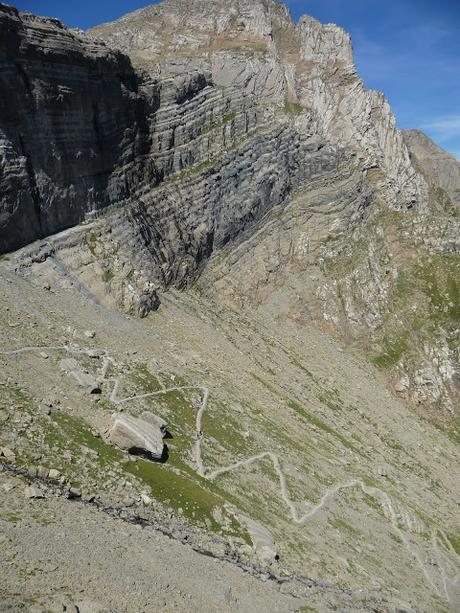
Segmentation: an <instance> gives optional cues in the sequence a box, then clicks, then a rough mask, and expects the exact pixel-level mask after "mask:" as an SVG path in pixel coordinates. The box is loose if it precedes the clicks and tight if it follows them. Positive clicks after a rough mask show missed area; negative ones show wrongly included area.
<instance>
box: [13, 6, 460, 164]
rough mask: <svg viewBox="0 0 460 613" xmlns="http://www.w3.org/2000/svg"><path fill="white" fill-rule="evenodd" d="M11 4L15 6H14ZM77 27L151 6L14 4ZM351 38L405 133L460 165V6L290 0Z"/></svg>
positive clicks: (368, 77)
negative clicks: (421, 135) (426, 140)
mask: <svg viewBox="0 0 460 613" xmlns="http://www.w3.org/2000/svg"><path fill="white" fill-rule="evenodd" d="M7 1H8V0H7ZM9 1H10V3H11V4H14V5H15V6H17V8H19V9H21V10H29V11H32V12H34V13H37V14H41V15H50V16H53V17H59V18H60V19H62V20H63V21H64V22H65V23H66V24H67V25H69V26H71V27H77V26H78V27H80V28H83V29H84V28H88V27H90V26H93V25H96V24H98V23H102V22H104V21H110V20H113V19H116V18H117V17H119V16H120V15H122V14H124V13H128V12H130V11H132V10H135V9H136V8H139V7H141V6H147V5H148V4H151V3H152V2H151V1H150V2H149V0H75V1H74V2H70V1H68V0H18V1H17V2H14V0H9ZM287 4H288V5H289V7H290V8H291V11H292V14H293V16H294V17H295V18H296V19H297V18H298V17H299V16H300V15H302V14H309V15H313V17H316V18H317V19H319V20H320V21H322V22H328V23H329V22H333V23H337V24H338V25H340V26H342V27H343V28H345V30H347V31H348V32H350V34H351V35H352V38H353V45H354V50H355V58H356V63H357V66H358V71H359V73H360V75H361V76H362V77H363V79H364V81H365V83H366V85H367V86H368V87H372V88H374V89H378V90H379V91H383V92H384V93H385V95H386V96H387V98H388V99H389V100H390V103H391V105H392V107H393V110H394V111H395V113H396V117H397V119H398V124H399V126H400V127H402V128H421V129H422V130H424V131H425V132H427V133H428V134H429V135H430V136H431V137H432V138H433V139H434V140H435V141H436V142H437V143H439V144H440V145H441V146H442V147H444V148H445V149H447V150H448V151H450V152H451V153H453V154H454V155H455V156H456V157H457V159H458V160H460V0H379V1H377V0H288V1H287Z"/></svg>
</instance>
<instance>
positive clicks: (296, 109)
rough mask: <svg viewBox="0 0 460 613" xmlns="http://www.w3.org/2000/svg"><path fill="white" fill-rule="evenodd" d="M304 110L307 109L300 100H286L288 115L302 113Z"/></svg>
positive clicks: (285, 109)
mask: <svg viewBox="0 0 460 613" xmlns="http://www.w3.org/2000/svg"><path fill="white" fill-rule="evenodd" d="M304 110H305V109H304V108H303V106H302V105H301V104H299V103H298V102H289V100H286V102H285V103H284V112H285V113H287V114H288V115H294V116H297V115H301V114H302V113H303V112H304Z"/></svg>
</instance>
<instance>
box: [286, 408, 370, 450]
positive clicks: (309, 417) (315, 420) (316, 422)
mask: <svg viewBox="0 0 460 613" xmlns="http://www.w3.org/2000/svg"><path fill="white" fill-rule="evenodd" d="M288 406H289V407H290V408H291V409H292V410H293V411H295V412H296V413H297V415H299V416H300V417H302V418H303V419H305V420H306V421H308V422H309V423H310V424H312V425H313V426H316V427H317V428H318V429H319V430H322V431H323V432H326V434H331V435H332V436H334V437H335V438H336V439H337V440H339V441H340V442H341V443H342V445H343V446H344V447H346V448H347V449H351V451H354V452H355V453H357V454H359V455H362V454H361V452H360V451H359V450H358V449H356V447H355V446H354V445H353V444H352V443H350V441H349V440H348V439H346V438H345V437H344V436H342V435H341V434H340V433H339V432H336V431H335V430H334V429H333V428H331V427H330V426H328V425H327V424H326V423H325V422H324V421H322V419H320V418H319V417H317V416H316V415H313V414H312V413H308V412H307V411H306V410H305V409H304V408H303V406H302V405H301V404H300V403H299V402H297V400H294V399H292V398H291V399H289V400H288Z"/></svg>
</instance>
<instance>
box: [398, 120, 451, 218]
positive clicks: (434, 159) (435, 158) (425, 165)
mask: <svg viewBox="0 0 460 613" xmlns="http://www.w3.org/2000/svg"><path fill="white" fill-rule="evenodd" d="M402 134H403V137H404V141H405V143H406V144H407V146H408V147H409V151H410V152H411V154H412V155H413V156H414V158H415V160H416V163H417V164H418V166H419V168H420V169H421V170H422V172H423V173H424V174H425V176H426V177H427V179H428V180H429V181H430V182H432V183H434V184H435V185H437V186H439V187H440V188H442V189H443V190H445V191H446V192H447V194H448V195H449V197H450V198H451V200H452V203H453V204H454V205H455V206H456V207H457V208H460V162H457V160H456V159H455V158H454V156H452V155H450V154H449V153H447V151H444V149H441V147H439V146H438V145H436V143H434V142H433V141H432V140H431V138H429V137H428V136H427V135H426V134H424V133H423V132H421V131H420V130H403V131H402Z"/></svg>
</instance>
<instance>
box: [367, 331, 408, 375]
mask: <svg viewBox="0 0 460 613" xmlns="http://www.w3.org/2000/svg"><path fill="white" fill-rule="evenodd" d="M407 350H408V344H407V341H406V335H404V336H400V337H396V338H389V337H388V336H385V337H384V338H383V351H382V353H380V354H379V355H377V356H375V357H373V358H372V361H373V363H374V364H375V365H376V366H379V367H380V368H389V367H390V366H394V365H395V364H397V363H398V362H399V361H400V360H401V358H402V356H403V355H404V354H405V353H406V351H407Z"/></svg>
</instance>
